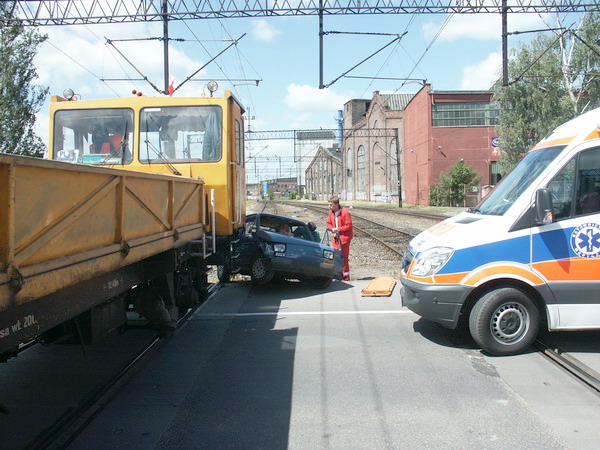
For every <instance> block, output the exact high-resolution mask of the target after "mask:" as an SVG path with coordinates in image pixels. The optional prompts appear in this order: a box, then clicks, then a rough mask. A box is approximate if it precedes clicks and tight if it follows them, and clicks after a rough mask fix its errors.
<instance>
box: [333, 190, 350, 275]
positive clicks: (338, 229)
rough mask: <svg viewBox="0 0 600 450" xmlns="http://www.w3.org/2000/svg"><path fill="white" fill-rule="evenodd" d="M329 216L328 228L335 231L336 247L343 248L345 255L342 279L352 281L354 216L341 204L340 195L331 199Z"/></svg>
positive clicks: (334, 244)
mask: <svg viewBox="0 0 600 450" xmlns="http://www.w3.org/2000/svg"><path fill="white" fill-rule="evenodd" d="M329 210H330V211H329V216H327V229H329V230H331V232H332V233H333V245H332V247H333V248H335V249H341V250H342V254H343V255H344V267H343V269H342V280H344V281H350V265H349V264H348V257H349V256H350V241H351V240H352V237H353V233H352V216H351V215H350V211H348V210H347V209H346V208H342V207H341V206H340V199H339V198H338V197H331V198H330V199H329Z"/></svg>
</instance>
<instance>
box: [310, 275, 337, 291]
mask: <svg viewBox="0 0 600 450" xmlns="http://www.w3.org/2000/svg"><path fill="white" fill-rule="evenodd" d="M331 280H332V278H331V277H316V278H309V279H308V280H307V281H308V285H309V286H310V287H311V288H313V289H325V288H326V287H328V286H329V285H330V284H331Z"/></svg>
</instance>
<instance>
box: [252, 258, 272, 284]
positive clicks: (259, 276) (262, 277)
mask: <svg viewBox="0 0 600 450" xmlns="http://www.w3.org/2000/svg"><path fill="white" fill-rule="evenodd" d="M250 272H251V273H250V274H251V276H252V281H253V282H254V283H255V284H267V283H268V282H269V281H271V280H272V279H273V276H274V275H275V274H274V272H273V271H272V270H269V269H268V268H267V265H266V263H265V260H264V259H262V258H256V259H255V260H254V262H253V263H252V267H251V269H250Z"/></svg>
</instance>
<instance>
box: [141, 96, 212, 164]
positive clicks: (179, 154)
mask: <svg viewBox="0 0 600 450" xmlns="http://www.w3.org/2000/svg"><path fill="white" fill-rule="evenodd" d="M222 122H223V120H222V112H221V108H220V107H218V106H168V107H157V108H144V109H142V112H141V115H140V162H142V163H146V164H160V163H163V162H168V163H191V162H214V161H219V160H220V159H221V153H222V151H221V147H222V133H223V124H222Z"/></svg>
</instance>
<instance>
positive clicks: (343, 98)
mask: <svg viewBox="0 0 600 450" xmlns="http://www.w3.org/2000/svg"><path fill="white" fill-rule="evenodd" d="M287 91H288V94H287V95H286V97H285V103H286V105H288V107H289V108H290V109H292V110H293V111H295V112H298V113H301V114H312V113H319V112H323V111H337V110H338V109H341V108H342V106H344V103H346V102H347V101H348V100H350V98H351V94H347V93H338V92H335V91H334V90H332V89H318V88H315V87H312V86H308V85H306V84H304V85H297V84H295V83H292V84H290V85H289V86H288V88H287Z"/></svg>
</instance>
